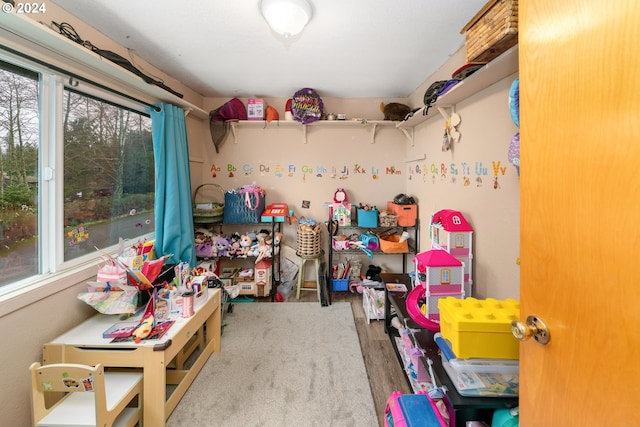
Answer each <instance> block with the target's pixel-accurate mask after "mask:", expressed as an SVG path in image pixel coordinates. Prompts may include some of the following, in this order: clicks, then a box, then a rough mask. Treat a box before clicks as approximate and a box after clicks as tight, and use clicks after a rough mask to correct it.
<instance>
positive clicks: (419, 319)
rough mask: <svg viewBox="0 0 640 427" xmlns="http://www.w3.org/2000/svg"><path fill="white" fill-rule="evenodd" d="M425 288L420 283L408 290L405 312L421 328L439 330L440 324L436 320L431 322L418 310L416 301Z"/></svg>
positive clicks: (422, 295)
mask: <svg viewBox="0 0 640 427" xmlns="http://www.w3.org/2000/svg"><path fill="white" fill-rule="evenodd" d="M424 294H425V288H424V287H423V286H422V285H418V286H416V287H415V288H413V289H412V290H411V292H409V295H407V313H409V316H411V318H412V319H413V320H414V321H415V322H416V323H417V324H418V325H419V326H422V327H423V328H427V329H429V330H431V331H435V332H439V331H440V325H439V324H438V323H436V322H433V321H431V320H429V319H427V317H425V315H424V314H422V311H420V307H419V306H418V301H419V300H420V298H421V297H424Z"/></svg>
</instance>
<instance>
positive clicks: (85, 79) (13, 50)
mask: <svg viewBox="0 0 640 427" xmlns="http://www.w3.org/2000/svg"><path fill="white" fill-rule="evenodd" d="M0 48H2V49H3V50H6V51H8V52H11V53H12V54H14V55H17V56H20V57H22V58H25V59H27V60H29V61H32V62H35V63H37V64H39V65H42V66H43V67H45V68H48V69H50V70H53V71H57V72H58V73H62V74H64V75H66V76H68V77H69V78H70V79H69V81H71V79H76V80H80V81H83V82H85V83H89V84H91V85H94V86H96V87H99V88H100V89H104V90H106V91H108V92H111V93H113V94H116V95H118V96H122V97H123V98H127V99H129V100H131V101H134V102H137V103H139V104H142V105H144V106H146V107H149V108H153V109H154V110H155V111H160V110H161V108H160V107H157V106H155V105H152V104H149V103H147V102H144V101H140V100H139V99H136V98H134V97H133V96H131V95H127V94H126V93H122V92H120V91H118V90H115V89H113V88H110V87H108V86H105V85H103V84H101V83H98V82H94V81H93V80H91V79H88V78H86V77H83V76H81V75H78V74H75V73H71V72H69V71H68V70H65V69H63V68H60V67H58V66H55V65H51V64H48V63H46V62H45V61H42V60H40V59H37V58H33V57H31V56H29V55H27V54H25V53H22V52H20V51H17V50H15V49H12V48H10V47H8V46H0Z"/></svg>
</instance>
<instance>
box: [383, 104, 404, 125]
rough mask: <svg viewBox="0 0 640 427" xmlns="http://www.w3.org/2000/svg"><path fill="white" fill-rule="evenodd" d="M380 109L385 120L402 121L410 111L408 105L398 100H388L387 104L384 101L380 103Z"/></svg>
mask: <svg viewBox="0 0 640 427" xmlns="http://www.w3.org/2000/svg"><path fill="white" fill-rule="evenodd" d="M380 111H382V112H383V113H384V119H385V120H395V121H402V120H404V119H405V117H406V116H407V114H409V112H410V111H411V108H410V107H409V106H408V105H404V104H400V103H399V102H390V103H388V104H387V105H385V104H384V102H381V103H380Z"/></svg>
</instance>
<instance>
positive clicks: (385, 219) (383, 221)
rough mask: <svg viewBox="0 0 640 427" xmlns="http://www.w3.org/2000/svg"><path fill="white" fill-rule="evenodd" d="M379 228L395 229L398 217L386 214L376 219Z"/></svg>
mask: <svg viewBox="0 0 640 427" xmlns="http://www.w3.org/2000/svg"><path fill="white" fill-rule="evenodd" d="M378 222H379V223H380V227H395V226H397V225H398V215H396V214H392V213H386V214H384V215H382V214H381V215H380V216H379V217H378Z"/></svg>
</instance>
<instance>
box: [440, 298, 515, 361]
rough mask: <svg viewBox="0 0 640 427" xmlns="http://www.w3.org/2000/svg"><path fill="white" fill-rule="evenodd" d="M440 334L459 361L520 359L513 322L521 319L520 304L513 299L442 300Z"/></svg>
mask: <svg viewBox="0 0 640 427" xmlns="http://www.w3.org/2000/svg"><path fill="white" fill-rule="evenodd" d="M438 309H439V311H440V333H441V334H442V336H443V337H444V338H446V339H447V340H449V342H450V343H451V349H452V350H453V352H454V353H455V355H456V357H457V358H461V359H469V358H489V359H518V358H519V356H520V353H519V348H520V342H519V341H518V340H517V339H516V338H515V337H514V336H513V334H512V333H511V321H512V320H519V319H520V303H519V302H518V301H517V300H515V299H511V298H507V299H505V300H497V299H494V298H487V299H484V300H480V299H476V298H465V299H458V298H453V297H446V298H441V299H440V300H439V301H438Z"/></svg>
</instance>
